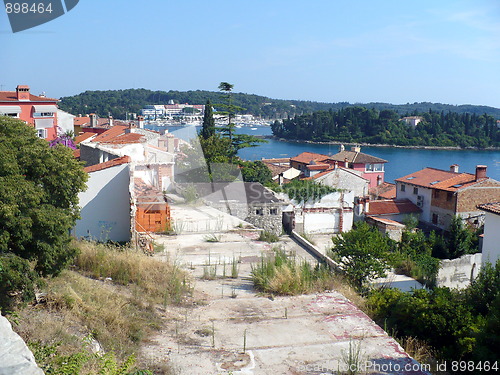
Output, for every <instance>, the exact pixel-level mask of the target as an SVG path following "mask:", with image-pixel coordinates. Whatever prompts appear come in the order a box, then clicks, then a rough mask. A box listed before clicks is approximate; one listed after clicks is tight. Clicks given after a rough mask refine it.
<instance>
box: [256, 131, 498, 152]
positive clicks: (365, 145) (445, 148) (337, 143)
mask: <svg viewBox="0 0 500 375" xmlns="http://www.w3.org/2000/svg"><path fill="white" fill-rule="evenodd" d="M266 138H271V139H275V140H277V141H281V142H289V143H306V144H313V145H314V144H317V145H337V146H340V145H344V146H361V147H386V148H389V147H391V148H406V149H415V150H453V151H455V150H459V151H460V150H463V151H474V150H476V151H500V147H487V148H477V147H466V148H464V147H459V146H402V145H389V144H380V143H364V142H339V141H328V142H315V141H299V140H297V139H286V138H280V137H276V136H275V135H271V136H266Z"/></svg>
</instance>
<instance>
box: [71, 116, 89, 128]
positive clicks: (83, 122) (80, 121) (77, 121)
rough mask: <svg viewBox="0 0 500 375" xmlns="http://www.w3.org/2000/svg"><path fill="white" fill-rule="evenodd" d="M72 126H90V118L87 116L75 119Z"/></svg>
mask: <svg viewBox="0 0 500 375" xmlns="http://www.w3.org/2000/svg"><path fill="white" fill-rule="evenodd" d="M73 124H74V125H76V126H82V125H86V124H90V117H88V116H83V117H75V118H74V119H73Z"/></svg>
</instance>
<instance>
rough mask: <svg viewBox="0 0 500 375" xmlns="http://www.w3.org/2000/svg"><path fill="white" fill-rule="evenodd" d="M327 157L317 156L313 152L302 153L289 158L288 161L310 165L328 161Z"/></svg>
mask: <svg viewBox="0 0 500 375" xmlns="http://www.w3.org/2000/svg"><path fill="white" fill-rule="evenodd" d="M328 158H329V156H328V155H323V154H317V153H315V152H303V153H301V154H299V155H297V156H294V157H293V158H290V161H296V162H298V163H304V164H310V163H311V161H316V162H318V161H323V160H326V159H328Z"/></svg>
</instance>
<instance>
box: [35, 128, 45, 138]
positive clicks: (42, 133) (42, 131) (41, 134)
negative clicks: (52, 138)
mask: <svg viewBox="0 0 500 375" xmlns="http://www.w3.org/2000/svg"><path fill="white" fill-rule="evenodd" d="M36 135H37V136H38V138H42V139H45V138H47V129H36Z"/></svg>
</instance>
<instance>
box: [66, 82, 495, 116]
mask: <svg viewBox="0 0 500 375" xmlns="http://www.w3.org/2000/svg"><path fill="white" fill-rule="evenodd" d="M207 99H210V101H211V102H212V103H213V104H214V105H215V108H216V109H217V103H220V102H223V101H224V100H223V99H222V94H221V93H219V92H213V91H202V90H196V91H173V90H170V91H151V90H146V89H126V90H107V91H85V92H83V93H81V94H78V95H73V96H66V97H63V98H61V102H60V104H59V106H60V108H61V109H63V110H64V111H67V112H70V113H73V114H75V115H78V114H82V115H83V114H88V113H97V114H98V115H100V116H108V115H109V114H111V115H112V116H113V117H115V118H121V119H124V118H125V117H126V113H138V112H139V111H140V109H141V108H142V107H143V106H144V105H147V104H166V103H167V102H168V101H169V100H173V101H174V102H177V103H189V104H205V102H206V101H207ZM233 100H234V104H235V105H238V106H240V107H243V108H246V110H245V111H244V112H243V113H249V114H253V115H254V116H261V117H263V118H268V119H278V118H286V117H288V116H290V117H293V116H295V115H301V114H306V113H312V112H315V111H328V110H330V109H331V110H335V111H337V110H339V109H342V108H346V107H349V106H352V104H351V103H348V102H338V103H320V102H312V101H305V100H281V99H271V98H268V97H265V96H260V95H254V94H244V93H233ZM356 105H362V106H364V107H367V108H373V109H376V110H378V111H381V110H385V109H390V110H393V111H396V112H398V113H399V114H401V115H404V114H412V113H422V112H427V111H429V110H432V111H434V112H441V111H444V112H456V113H469V114H477V115H483V114H487V115H490V116H493V117H495V118H496V119H500V109H498V108H493V107H487V106H477V105H468V104H466V105H460V106H456V105H449V104H440V103H428V102H423V103H413V104H410V103H408V104H401V105H396V104H388V103H367V104H359V103H356Z"/></svg>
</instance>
